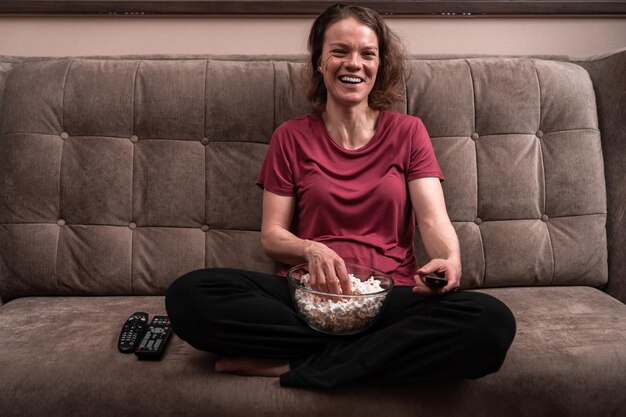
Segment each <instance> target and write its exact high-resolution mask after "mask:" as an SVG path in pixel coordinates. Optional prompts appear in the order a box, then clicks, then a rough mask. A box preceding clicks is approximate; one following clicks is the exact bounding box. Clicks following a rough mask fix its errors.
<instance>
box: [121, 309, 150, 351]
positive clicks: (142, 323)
mask: <svg viewBox="0 0 626 417" xmlns="http://www.w3.org/2000/svg"><path fill="white" fill-rule="evenodd" d="M147 328H148V314H147V313H142V312H137V313H133V314H132V315H131V316H130V317H129V318H128V320H126V323H124V326H122V331H121V332H120V338H119V340H118V342H117V348H118V349H119V351H120V352H122V353H133V352H134V351H135V348H136V347H137V344H139V341H140V340H141V337H142V336H143V334H144V332H145V331H146V329H147Z"/></svg>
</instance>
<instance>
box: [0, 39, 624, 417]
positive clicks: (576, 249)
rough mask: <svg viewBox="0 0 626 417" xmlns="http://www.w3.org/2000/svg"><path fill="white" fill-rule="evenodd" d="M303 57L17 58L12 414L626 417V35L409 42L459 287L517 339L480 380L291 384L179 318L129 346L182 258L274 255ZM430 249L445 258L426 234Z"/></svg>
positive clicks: (0, 370)
mask: <svg viewBox="0 0 626 417" xmlns="http://www.w3.org/2000/svg"><path fill="white" fill-rule="evenodd" d="M304 68H305V59H304V57H299V56H179V55H169V56H117V57H111V56H109V57H98V56H94V57H67V58H45V57H15V56H3V57H0V97H1V99H0V115H1V117H0V296H1V298H2V303H3V304H2V305H1V306H0V415H2V416H5V417H12V416H47V417H53V416H62V417H67V416H138V415H140V416H222V417H226V416H245V415H253V416H272V415H281V416H326V417H331V416H348V415H349V416H450V417H452V416H464V417H467V416H535V417H536V416H551V417H555V416H570V417H573V416H581V417H582V416H584V417H590V416H596V417H597V416H612V417H620V416H626V305H625V304H624V303H625V302H626V216H624V213H625V211H626V210H625V207H626V176H625V175H624V174H625V166H626V164H625V162H624V161H626V133H625V132H626V77H625V76H624V75H625V74H626V49H625V50H621V51H615V52H613V53H609V54H605V55H602V56H592V57H585V58H574V57H567V56H549V57H548V56H541V57H505V56H495V57H494V56H413V57H411V59H410V60H409V62H408V71H407V75H406V77H405V80H404V84H403V88H404V91H405V92H406V101H405V103H403V104H401V105H399V106H397V107H396V108H395V110H397V111H401V112H407V113H410V114H414V115H418V116H419V117H420V118H421V119H422V120H423V121H424V123H425V125H426V127H427V128H428V130H429V132H430V134H431V136H432V142H433V146H434V148H435V152H436V154H437V157H438V159H439V161H440V164H441V166H442V169H443V171H444V174H445V176H446V181H445V182H444V183H443V187H444V192H445V196H446V204H447V207H448V211H449V214H450V218H451V220H452V221H453V224H454V227H455V229H456V231H457V234H458V236H459V239H460V242H461V247H462V254H463V282H462V287H463V289H464V290H467V291H483V292H485V293H488V294H491V295H493V296H495V297H497V298H499V299H501V300H502V301H504V302H505V303H506V304H507V305H508V306H509V307H510V308H511V310H512V311H513V313H514V314H515V317H516V320H517V326H518V328H517V335H516V338H515V340H514V342H513V345H512V347H511V349H510V351H509V354H508V356H507V358H506V361H505V363H504V365H503V366H502V368H501V370H500V371H499V372H497V373H495V374H492V375H489V376H487V377H484V378H482V379H478V380H467V381H462V382H450V383H433V384H421V385H402V386H377V385H375V384H372V383H365V382H363V383H359V384H354V385H352V386H348V387H344V388H341V389H336V390H332V391H316V390H303V389H287V388H281V387H280V386H279V383H278V380H277V379H273V378H260V377H242V376H237V375H229V374H216V373H215V372H214V371H213V363H214V356H213V355H212V354H211V353H207V352H201V351H197V350H195V349H193V348H191V347H190V346H189V345H188V344H186V343H185V342H183V341H182V340H181V339H179V338H178V337H176V336H175V335H174V336H173V337H172V339H171V340H170V343H169V344H168V346H167V348H166V350H165V354H164V356H163V358H162V360H160V361H158V362H154V361H140V360H138V359H137V358H136V357H135V355H132V354H131V355H124V354H121V353H120V352H118V351H117V348H116V344H117V338H118V335H119V332H120V329H121V326H122V324H123V323H124V321H125V320H126V318H127V317H128V316H129V315H130V314H131V313H133V312H135V311H145V312H147V313H149V314H150V317H152V316H154V315H158V314H164V313H165V307H164V294H165V292H166V289H167V288H168V286H169V284H170V283H171V282H172V281H173V280H174V279H176V278H177V277H178V276H180V275H182V274H184V273H185V272H188V271H191V270H194V269H198V268H204V267H235V268H245V269H253V270H258V271H265V272H274V271H276V270H277V265H276V263H275V262H274V261H272V260H271V259H269V258H268V257H266V256H265V255H264V254H263V252H262V250H261V248H260V243H259V233H260V232H259V230H260V220H261V210H260V209H261V193H262V192H261V190H260V189H258V188H257V187H256V186H255V179H256V176H257V173H258V171H259V167H260V165H261V163H262V160H263V157H264V154H265V151H266V149H267V144H268V142H269V139H270V136H271V134H272V131H273V130H274V128H275V127H276V126H277V125H278V124H280V123H281V122H282V121H284V120H287V119H288V118H291V117H294V116H296V115H299V114H302V113H306V112H309V111H310V109H309V107H308V103H307V102H306V99H305V94H304V91H305V88H306V87H305V81H304V79H303V78H302V75H301V74H302V71H303V69H304ZM415 243H416V247H417V248H418V253H419V258H420V259H421V260H422V261H424V260H425V259H426V255H425V253H424V251H423V249H422V245H421V242H420V240H419V236H416V242H415Z"/></svg>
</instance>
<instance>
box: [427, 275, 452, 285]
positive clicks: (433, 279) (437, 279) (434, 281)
mask: <svg viewBox="0 0 626 417" xmlns="http://www.w3.org/2000/svg"><path fill="white" fill-rule="evenodd" d="M424 282H426V285H428V286H429V287H431V288H443V287H445V286H446V284H447V283H448V280H447V279H446V278H445V277H442V276H439V275H436V274H428V275H426V276H425V277H424Z"/></svg>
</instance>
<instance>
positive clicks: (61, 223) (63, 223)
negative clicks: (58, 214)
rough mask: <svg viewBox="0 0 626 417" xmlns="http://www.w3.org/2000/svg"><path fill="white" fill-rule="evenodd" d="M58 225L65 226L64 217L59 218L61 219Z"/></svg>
mask: <svg viewBox="0 0 626 417" xmlns="http://www.w3.org/2000/svg"><path fill="white" fill-rule="evenodd" d="M57 225H58V226H59V227H63V226H65V220H63V219H59V220H57Z"/></svg>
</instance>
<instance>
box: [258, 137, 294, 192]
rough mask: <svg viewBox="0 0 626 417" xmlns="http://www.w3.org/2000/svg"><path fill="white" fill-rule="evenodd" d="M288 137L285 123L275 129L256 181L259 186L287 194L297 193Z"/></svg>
mask: <svg viewBox="0 0 626 417" xmlns="http://www.w3.org/2000/svg"><path fill="white" fill-rule="evenodd" d="M288 138H289V134H288V131H287V129H285V127H284V125H283V126H280V127H278V128H277V129H276V131H274V134H273V135H272V138H271V139H270V145H269V147H268V149H267V153H266V154H265V160H264V161H263V165H262V166H261V172H260V173H259V177H258V178H257V181H256V184H257V185H258V186H259V187H261V188H263V189H265V190H268V191H271V192H272V193H274V194H279V195H285V196H291V195H293V194H294V193H295V186H294V180H293V169H292V158H290V154H291V152H289V149H288V144H289V141H288Z"/></svg>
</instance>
